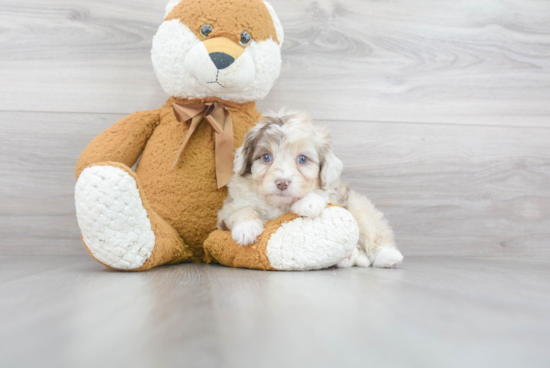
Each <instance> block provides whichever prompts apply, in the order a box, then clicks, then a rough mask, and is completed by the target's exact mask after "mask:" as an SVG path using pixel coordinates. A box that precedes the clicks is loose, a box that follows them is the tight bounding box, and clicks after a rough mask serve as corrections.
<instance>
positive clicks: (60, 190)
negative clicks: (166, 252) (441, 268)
mask: <svg viewBox="0 0 550 368" xmlns="http://www.w3.org/2000/svg"><path fill="white" fill-rule="evenodd" d="M122 116H123V115H118V114H114V115H108V114H107V115H104V114H59V113H8V112H3V113H2V112H0V201H1V203H2V205H1V206H0V254H82V253H83V252H84V249H83V247H82V245H81V242H80V240H79V238H80V234H79V230H78V227H77V225H76V221H75V215H74V199H73V190H74V183H75V181H74V176H73V170H74V166H75V163H76V160H77V158H78V156H79V154H80V152H81V151H82V149H83V148H84V147H85V146H86V144H87V143H88V142H89V141H90V140H92V139H93V138H94V137H95V136H96V135H97V134H99V133H100V132H101V131H102V130H104V129H106V128H107V127H109V126H110V125H111V124H112V123H114V122H115V121H116V120H118V119H120V118H121V117H122ZM320 122H321V123H325V124H326V125H327V126H328V127H329V128H330V129H331V130H332V132H333V134H334V141H335V150H336V153H337V155H338V156H339V157H341V158H342V160H343V161H344V164H345V171H344V180H345V181H347V182H349V183H350V184H351V185H352V187H353V188H355V189H357V190H358V191H360V192H361V193H365V194H367V195H368V196H369V197H370V198H371V199H372V200H373V201H374V202H375V203H376V204H377V205H378V207H379V208H380V209H381V210H383V211H384V212H385V213H386V215H387V217H388V218H389V220H390V222H391V224H392V225H393V227H394V229H395V232H396V235H397V240H398V244H399V246H400V247H401V249H402V250H403V252H404V253H405V255H406V256H407V255H419V254H420V255H442V254H445V255H513V256H517V257H520V256H530V255H539V256H543V255H549V254H550V246H549V245H550V244H549V239H550V193H549V192H548V188H550V164H549V163H550V147H549V145H548V142H550V130H549V129H540V128H531V129H528V128H515V127H486V126H463V125H442V124H437V125H432V124H402V123H394V124H389V123H369V122H363V123H360V122H346V121H341V122H329V121H320Z"/></svg>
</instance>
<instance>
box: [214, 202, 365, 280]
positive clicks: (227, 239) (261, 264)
mask: <svg viewBox="0 0 550 368" xmlns="http://www.w3.org/2000/svg"><path fill="white" fill-rule="evenodd" d="M358 238H359V228H358V226H357V222H356V221H355V219H354V218H353V216H352V215H351V214H350V213H349V212H348V211H346V210H344V209H343V208H341V207H339V206H334V205H332V204H329V205H328V207H327V208H326V209H325V210H324V211H323V212H322V214H321V216H319V217H318V218H301V217H299V216H298V215H296V214H293V213H286V214H284V215H283V216H281V217H278V218H276V219H275V220H271V221H268V222H267V223H266V224H265V230H264V232H263V233H262V235H260V237H259V239H258V240H257V241H256V242H255V243H254V244H251V245H248V246H241V245H239V244H237V243H236V242H235V241H234V240H233V239H232V238H231V232H230V231H221V230H216V231H215V232H213V233H212V234H210V236H209V237H208V239H207V240H206V241H205V242H204V248H205V250H206V259H207V262H209V263H210V262H214V263H220V264H222V265H224V266H229V267H239V268H253V269H258V270H264V271H267V270H278V271H298V270H300V271H306V270H318V269H322V268H327V267H330V266H333V265H335V264H337V263H339V262H340V261H342V260H344V259H346V258H347V257H349V256H350V255H351V254H352V252H353V250H354V249H355V247H356V244H357V240H358Z"/></svg>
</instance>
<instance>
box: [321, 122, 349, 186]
mask: <svg viewBox="0 0 550 368" xmlns="http://www.w3.org/2000/svg"><path fill="white" fill-rule="evenodd" d="M316 131H317V134H318V137H319V138H320V141H321V149H320V157H321V173H320V175H319V177H320V179H321V189H328V188H330V187H331V186H332V185H333V184H334V183H335V182H337V181H338V180H340V175H341V174H342V171H343V170H344V164H343V163H342V161H341V160H340V159H339V158H338V157H336V155H334V152H333V150H332V143H331V138H330V133H329V132H328V130H326V129H324V128H317V129H316Z"/></svg>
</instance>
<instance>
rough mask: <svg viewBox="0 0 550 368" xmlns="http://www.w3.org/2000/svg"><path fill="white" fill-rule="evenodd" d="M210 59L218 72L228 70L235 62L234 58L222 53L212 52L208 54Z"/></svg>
mask: <svg viewBox="0 0 550 368" xmlns="http://www.w3.org/2000/svg"><path fill="white" fill-rule="evenodd" d="M210 59H212V62H213V63H214V65H215V66H216V68H218V69H219V70H222V69H225V68H228V67H229V66H231V64H233V63H234V62H235V58H234V57H233V56H231V55H227V54H226V53H224V52H213V53H211V54H210Z"/></svg>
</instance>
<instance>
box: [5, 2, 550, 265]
mask: <svg viewBox="0 0 550 368" xmlns="http://www.w3.org/2000/svg"><path fill="white" fill-rule="evenodd" d="M165 2H167V0H132V1H129V0H118V1H112V0H93V1H92V0H78V1H77V0H2V1H1V2H0V254H3V255H11V254H52V255H53V254H68V255H70V254H74V255H77V254H85V250H84V247H83V246H82V244H81V243H80V240H79V230H78V227H77V224H76V219H75V211H74V204H73V187H74V182H75V180H74V177H73V170H74V165H75V163H76V160H77V158H78V155H79V153H80V152H81V151H82V149H83V148H84V147H85V146H86V144H87V143H88V142H89V141H90V140H92V139H93V138H94V137H95V136H96V135H97V134H99V133H100V132H101V131H103V130H104V129H106V128H108V127H109V126H110V125H111V124H113V123H114V122H115V121H116V120H118V119H120V118H122V117H123V116H125V115H127V114H129V113H131V112H134V111H137V110H145V109H154V108H158V107H159V106H161V105H162V104H163V102H164V101H165V100H166V99H167V97H168V96H167V95H166V94H165V93H164V91H163V90H162V89H161V88H160V86H159V84H158V82H157V80H156V77H155V75H154V72H153V69H152V66H151V62H150V56H149V50H150V45H151V39H152V37H153V35H154V33H155V31H156V28H157V27H158V25H159V24H160V23H161V21H162V18H163V15H164V6H165ZM271 3H272V5H273V6H274V7H275V9H276V10H277V12H278V14H279V16H280V18H281V20H282V22H283V25H284V26H285V29H286V34H287V38H286V43H285V45H284V48H283V59H284V64H283V70H282V75H281V78H280V80H279V82H278V83H277V85H276V87H275V88H274V90H273V91H272V92H271V94H270V96H269V97H268V98H267V99H266V100H264V101H261V102H260V103H259V109H260V111H262V110H265V109H279V108H280V107H283V106H288V107H292V108H306V109H308V110H309V111H310V112H311V114H312V115H313V116H314V118H315V119H316V120H317V121H319V122H321V123H324V124H326V125H328V126H329V127H330V128H331V129H332V131H333V134H334V139H335V145H336V153H337V154H338V155H339V156H340V157H341V158H342V159H343V161H344V163H345V165H346V169H345V174H344V178H345V180H346V181H348V182H350V183H351V185H352V187H353V188H355V189H357V190H359V191H361V192H363V193H364V194H366V195H368V196H369V197H371V199H373V200H374V201H375V203H376V204H377V205H378V206H379V207H380V208H381V209H382V210H383V211H384V212H385V213H386V214H387V217H388V218H389V220H390V222H391V223H392V225H393V226H394V229H395V231H396V235H397V240H398V245H399V246H400V247H401V249H402V250H403V252H404V253H405V255H406V256H407V255H409V256H410V255H465V256H470V255H471V256H513V257H523V256H537V255H540V256H547V255H549V254H550V247H549V243H550V240H549V239H550V2H549V1H546V0H485V1H479V0H455V1H450V0H446V1H443V0H386V1H380V0H376V1H375V0H304V1H302V0H300V1H296V0H272V1H271Z"/></svg>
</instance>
